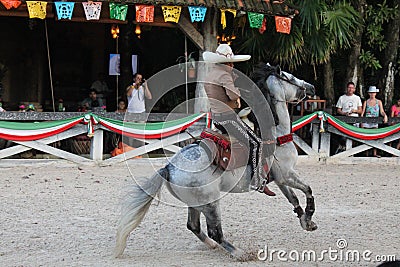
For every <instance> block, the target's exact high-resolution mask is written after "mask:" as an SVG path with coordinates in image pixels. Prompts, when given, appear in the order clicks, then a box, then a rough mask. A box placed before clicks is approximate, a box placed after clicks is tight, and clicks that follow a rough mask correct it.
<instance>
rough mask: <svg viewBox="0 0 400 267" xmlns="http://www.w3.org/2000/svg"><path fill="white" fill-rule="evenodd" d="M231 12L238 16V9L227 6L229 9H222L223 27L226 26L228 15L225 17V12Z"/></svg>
mask: <svg viewBox="0 0 400 267" xmlns="http://www.w3.org/2000/svg"><path fill="white" fill-rule="evenodd" d="M226 11H227V12H231V13H232V14H233V16H234V17H236V10H235V9H231V8H227V9H225V8H224V9H221V24H222V29H225V28H226V17H225V12H226Z"/></svg>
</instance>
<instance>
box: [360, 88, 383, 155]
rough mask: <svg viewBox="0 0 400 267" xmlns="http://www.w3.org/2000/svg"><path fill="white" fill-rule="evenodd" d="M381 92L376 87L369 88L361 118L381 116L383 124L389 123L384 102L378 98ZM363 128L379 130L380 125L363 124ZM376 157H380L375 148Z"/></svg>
mask: <svg viewBox="0 0 400 267" xmlns="http://www.w3.org/2000/svg"><path fill="white" fill-rule="evenodd" d="M378 92H379V89H378V88H376V86H370V87H369V88H368V95H369V98H368V99H367V100H365V101H364V103H363V106H362V112H361V117H363V116H364V114H365V117H367V118H371V117H379V114H381V115H382V116H383V122H384V123H386V122H387V121H388V117H387V115H386V113H385V111H384V109H383V105H382V101H381V100H379V99H377V98H376V94H377V93H378ZM362 127H363V128H366V129H378V123H363V124H362ZM373 155H374V157H379V158H380V156H379V155H377V149H376V148H374V152H373Z"/></svg>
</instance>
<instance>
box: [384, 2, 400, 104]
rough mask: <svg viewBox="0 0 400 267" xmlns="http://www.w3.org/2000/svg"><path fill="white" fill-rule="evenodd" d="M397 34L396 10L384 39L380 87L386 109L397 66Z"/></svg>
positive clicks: (399, 28)
mask: <svg viewBox="0 0 400 267" xmlns="http://www.w3.org/2000/svg"><path fill="white" fill-rule="evenodd" d="M390 2H392V3H390ZM388 4H389V5H390V4H391V7H395V6H400V0H393V1H389V2H388ZM399 34H400V12H397V16H396V17H395V18H394V19H393V21H390V22H389V25H388V27H387V31H386V40H387V42H388V45H387V47H386V49H385V55H384V59H383V62H382V66H383V75H382V81H381V87H382V88H383V92H384V96H383V103H384V106H385V109H386V110H387V109H389V108H390V106H391V105H392V100H393V93H394V82H395V69H396V67H397V66H396V65H397V64H396V63H397V54H398V49H399Z"/></svg>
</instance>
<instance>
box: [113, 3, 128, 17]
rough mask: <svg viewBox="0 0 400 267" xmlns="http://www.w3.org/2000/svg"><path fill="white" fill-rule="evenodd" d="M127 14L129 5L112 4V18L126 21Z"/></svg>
mask: <svg viewBox="0 0 400 267" xmlns="http://www.w3.org/2000/svg"><path fill="white" fill-rule="evenodd" d="M126 13H128V5H125V4H116V3H110V18H111V19H118V20H125V19H126Z"/></svg>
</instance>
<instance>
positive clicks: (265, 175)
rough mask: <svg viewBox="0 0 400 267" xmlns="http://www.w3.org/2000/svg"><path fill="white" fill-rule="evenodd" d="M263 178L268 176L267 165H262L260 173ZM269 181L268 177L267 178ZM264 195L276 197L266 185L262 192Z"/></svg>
mask: <svg viewBox="0 0 400 267" xmlns="http://www.w3.org/2000/svg"><path fill="white" fill-rule="evenodd" d="M262 174H263V176H264V177H265V178H266V177H268V175H269V169H268V165H267V164H264V165H263V172H262ZM267 179H268V181H269V177H268V178H267ZM263 192H264V194H266V195H267V196H271V197H274V196H276V194H275V193H274V192H272V191H271V190H270V189H269V188H268V186H267V185H265V186H264V190H263Z"/></svg>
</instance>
